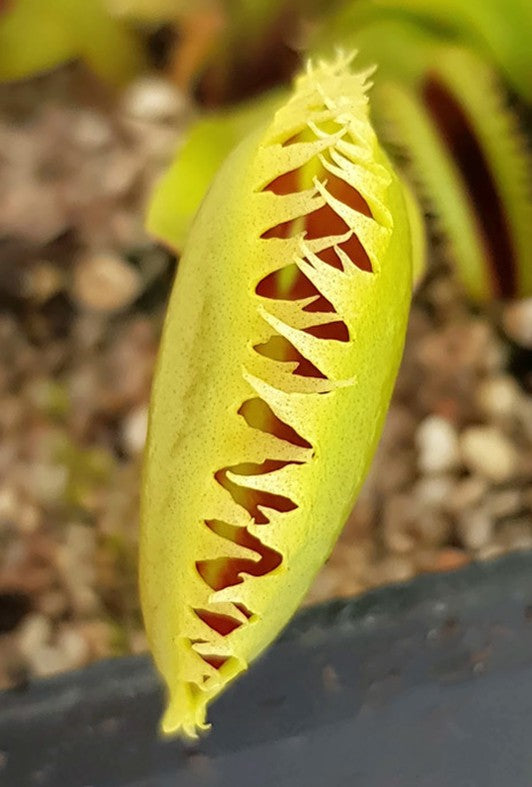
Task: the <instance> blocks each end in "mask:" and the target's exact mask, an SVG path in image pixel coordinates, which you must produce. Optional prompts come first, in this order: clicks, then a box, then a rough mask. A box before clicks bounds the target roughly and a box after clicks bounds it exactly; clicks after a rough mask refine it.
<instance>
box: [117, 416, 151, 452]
mask: <svg viewBox="0 0 532 787" xmlns="http://www.w3.org/2000/svg"><path fill="white" fill-rule="evenodd" d="M147 429H148V408H147V407H145V406H141V407H136V408H135V409H134V410H132V411H131V412H130V413H128V415H127V416H126V418H125V419H124V422H123V424H122V440H123V443H124V447H125V449H126V451H127V453H128V454H129V455H130V456H135V455H136V454H140V453H141V451H142V450H143V448H144V444H145V442H146V432H147Z"/></svg>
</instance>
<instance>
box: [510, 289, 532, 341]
mask: <svg viewBox="0 0 532 787" xmlns="http://www.w3.org/2000/svg"><path fill="white" fill-rule="evenodd" d="M503 324H504V329H505V331H506V333H507V334H508V336H509V337H510V338H511V339H513V340H514V341H516V342H517V344H520V345H521V346H522V347H528V348H529V349H530V348H532V298H524V299H523V300H521V301H514V302H513V303H510V304H509V305H508V306H507V307H506V309H505V311H504V315H503Z"/></svg>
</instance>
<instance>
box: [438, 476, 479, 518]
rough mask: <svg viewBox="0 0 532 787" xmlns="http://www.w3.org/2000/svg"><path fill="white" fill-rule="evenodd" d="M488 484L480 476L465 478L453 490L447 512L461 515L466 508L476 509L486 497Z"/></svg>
mask: <svg viewBox="0 0 532 787" xmlns="http://www.w3.org/2000/svg"><path fill="white" fill-rule="evenodd" d="M487 488H488V484H487V482H486V479H485V478H482V477H481V476H478V475H473V476H469V478H464V480H463V481H460V482H459V483H458V484H456V486H455V487H454V488H453V489H452V491H451V492H450V494H449V498H448V501H447V506H446V508H447V510H448V511H450V512H452V513H454V514H459V513H460V512H461V511H463V510H464V509H465V508H475V507H476V506H477V505H478V504H479V503H480V501H481V500H482V498H483V497H484V495H485V494H486V490H487Z"/></svg>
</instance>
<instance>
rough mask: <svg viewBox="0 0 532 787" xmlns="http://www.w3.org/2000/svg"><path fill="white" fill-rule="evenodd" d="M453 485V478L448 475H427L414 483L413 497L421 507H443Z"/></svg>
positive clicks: (454, 483)
mask: <svg viewBox="0 0 532 787" xmlns="http://www.w3.org/2000/svg"><path fill="white" fill-rule="evenodd" d="M455 485H456V482H455V480H454V478H451V477H450V476H446V475H438V476H427V477H425V478H421V479H420V480H419V481H418V482H417V483H416V485H415V487H414V490H413V492H414V497H415V498H416V499H417V501H418V503H419V505H420V506H421V507H423V508H443V507H444V505H445V503H446V502H447V501H448V499H449V496H450V495H451V494H452V492H453V490H454V488H455Z"/></svg>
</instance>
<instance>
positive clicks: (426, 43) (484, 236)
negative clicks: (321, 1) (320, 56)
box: [315, 4, 532, 300]
mask: <svg viewBox="0 0 532 787" xmlns="http://www.w3.org/2000/svg"><path fill="white" fill-rule="evenodd" d="M370 5H372V4H366V6H365V7H366V8H367V7H368V6H370ZM358 14H359V12H358V11H357V6H354V7H353V8H352V9H351V10H349V12H348V13H345V12H344V14H342V15H337V16H336V17H335V18H334V20H333V21H332V22H331V23H330V25H329V27H328V29H324V30H322V31H321V32H320V35H319V36H318V39H317V41H316V42H315V47H316V49H317V50H318V52H320V53H326V52H329V51H331V49H332V48H333V47H334V45H335V42H337V41H338V36H339V35H341V34H342V31H345V30H349V29H350V27H351V29H353V30H355V31H356V32H354V33H352V34H349V35H348V36H347V42H348V43H349V44H353V43H355V42H356V44H357V46H359V48H360V61H361V62H362V63H363V64H366V63H374V62H376V63H378V64H379V69H378V75H377V77H376V79H375V89H374V92H373V101H372V108H373V117H374V121H375V124H376V127H377V128H378V130H379V132H380V134H381V137H382V139H383V140H384V141H385V142H387V143H388V144H389V145H390V146H391V148H392V150H393V151H395V152H397V151H399V152H401V154H402V155H403V156H406V158H407V160H408V162H409V172H410V176H411V177H412V179H413V180H414V181H415V183H416V185H417V186H418V192H419V193H421V195H422V196H423V198H424V200H425V203H426V204H427V205H428V206H429V208H430V209H431V211H432V212H434V213H435V214H436V222H437V224H438V225H439V228H440V230H441V232H442V236H443V238H444V240H445V241H446V243H447V245H448V247H449V249H450V252H451V257H452V259H453V262H454V263H455V266H456V268H457V271H458V273H459V275H460V277H461V279H462V282H463V284H464V285H465V287H466V289H467V291H468V293H469V295H470V296H471V297H472V298H474V299H476V300H489V299H492V298H498V297H523V296H527V295H530V294H531V293H532V266H531V265H530V260H529V249H530V245H531V241H532V233H531V228H532V200H531V197H530V181H531V177H532V160H531V157H530V154H529V152H528V150H527V146H526V144H525V141H524V138H523V134H522V132H521V130H520V129H519V124H518V121H517V118H516V117H515V115H514V114H513V112H512V111H511V110H510V109H509V107H508V106H507V105H506V103H507V102H506V99H505V94H504V90H503V87H502V85H501V84H500V83H499V81H498V79H497V78H496V75H495V73H494V72H493V70H492V68H491V67H490V66H488V65H487V64H486V63H485V62H484V61H483V60H482V59H481V58H480V57H479V56H478V55H476V54H475V53H473V52H472V51H470V50H467V49H464V47H463V46H458V45H456V44H453V43H449V42H448V41H446V40H445V39H440V38H439V37H436V36H435V35H433V34H431V33H429V32H427V30H425V29H423V27H421V26H419V25H416V24H415V23H414V22H412V21H409V20H408V19H406V18H405V17H404V16H403V17H401V18H398V17H397V16H395V17H393V16H386V15H381V16H379V17H378V18H376V19H375V20H373V21H368V18H367V16H363V17H362V19H363V23H361V22H360V18H359V15H358ZM357 24H360V27H357ZM343 35H344V38H343V40H345V39H346V35H345V32H344V34H343ZM340 40H342V39H340Z"/></svg>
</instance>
